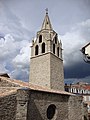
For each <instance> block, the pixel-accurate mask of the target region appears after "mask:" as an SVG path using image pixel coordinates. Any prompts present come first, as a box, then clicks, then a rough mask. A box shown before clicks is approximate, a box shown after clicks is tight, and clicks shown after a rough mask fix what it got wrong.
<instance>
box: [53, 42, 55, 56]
mask: <svg viewBox="0 0 90 120" xmlns="http://www.w3.org/2000/svg"><path fill="white" fill-rule="evenodd" d="M53 53H54V54H55V44H53Z"/></svg>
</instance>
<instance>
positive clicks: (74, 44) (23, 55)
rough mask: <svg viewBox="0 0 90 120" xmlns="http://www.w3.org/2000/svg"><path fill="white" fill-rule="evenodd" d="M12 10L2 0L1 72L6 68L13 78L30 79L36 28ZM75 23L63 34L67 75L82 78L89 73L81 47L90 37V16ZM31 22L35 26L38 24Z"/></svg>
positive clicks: (0, 9) (0, 19) (0, 18)
mask: <svg viewBox="0 0 90 120" xmlns="http://www.w3.org/2000/svg"><path fill="white" fill-rule="evenodd" d="M13 11H14V10H10V7H7V5H5V4H4V3H3V2H2V3H1V2H0V72H7V73H9V75H10V76H11V77H12V78H16V79H21V80H24V81H28V79H29V60H30V48H29V46H30V40H31V38H32V35H33V34H32V33H33V32H32V31H29V30H28V29H29V27H28V29H27V27H26V26H25V24H24V23H23V21H22V20H21V19H20V18H19V17H17V14H14V13H15V11H14V13H13ZM21 12H22V11H21ZM61 13H62V12H61ZM25 14H26V12H25ZM18 16H19V14H18ZM25 16H26V15H25ZM31 16H33V15H31ZM29 17H30V16H29ZM40 17H41V16H40ZM22 18H24V17H22ZM39 19H40V18H39ZM68 19H69V18H68ZM24 20H25V18H24ZM32 20H33V17H32ZM65 20H66V19H65ZM74 20H75V19H74ZM28 21H29V20H28ZM34 21H37V19H34ZM37 22H38V21H37ZM39 22H40V21H39ZM65 22H66V23H65ZM57 23H58V22H57ZM64 23H65V26H67V25H68V24H67V21H64ZM64 23H63V24H64ZM74 23H75V25H74V26H72V29H71V31H69V32H66V30H65V32H66V33H65V34H64V35H61V36H60V38H61V40H62V44H63V49H64V51H63V53H64V69H65V78H82V77H86V76H89V75H90V66H89V64H87V65H86V63H84V61H83V57H82V54H81V52H80V49H81V48H82V47H83V46H84V45H85V44H87V43H88V42H89V41H90V19H87V20H85V21H82V22H80V23H77V24H76V22H74ZM74 23H73V24H74ZM26 24H28V23H26ZM35 24H37V23H35ZM71 25H72V24H71ZM29 26H30V25H29ZM31 26H32V27H34V28H35V29H36V27H35V26H33V25H31ZM69 26H70V25H68V27H69ZM64 28H65V27H64ZM69 29H70V28H69ZM30 30H32V28H30ZM36 32H37V31H36Z"/></svg>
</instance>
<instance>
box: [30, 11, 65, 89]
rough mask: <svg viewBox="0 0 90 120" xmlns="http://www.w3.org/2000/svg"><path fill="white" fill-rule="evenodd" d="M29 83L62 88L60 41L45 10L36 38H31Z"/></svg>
mask: <svg viewBox="0 0 90 120" xmlns="http://www.w3.org/2000/svg"><path fill="white" fill-rule="evenodd" d="M30 83H33V84H36V85H38V86H44V87H47V88H51V89H57V90H64V74H63V60H62V43H61V41H60V42H59V40H58V34H57V33H56V32H55V31H54V30H53V28H52V25H51V22H50V19H49V16H48V11H47V10H46V15H45V18H44V21H43V24H42V27H41V30H40V31H38V32H37V36H36V40H32V46H31V58H30Z"/></svg>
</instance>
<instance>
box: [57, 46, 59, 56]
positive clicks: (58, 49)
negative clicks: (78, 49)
mask: <svg viewBox="0 0 90 120" xmlns="http://www.w3.org/2000/svg"><path fill="white" fill-rule="evenodd" d="M57 56H58V57H59V47H58V48H57Z"/></svg>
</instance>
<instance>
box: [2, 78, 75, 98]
mask: <svg viewBox="0 0 90 120" xmlns="http://www.w3.org/2000/svg"><path fill="white" fill-rule="evenodd" d="M0 79H1V80H4V81H8V82H10V83H13V84H15V85H17V86H18V88H21V87H24V88H25V87H26V88H29V89H31V90H37V91H43V92H50V93H56V94H65V95H74V96H75V94H72V93H69V92H65V91H60V90H53V89H49V88H46V87H41V86H38V85H34V84H31V83H28V82H23V81H21V80H15V79H10V78H6V77H0Z"/></svg>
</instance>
